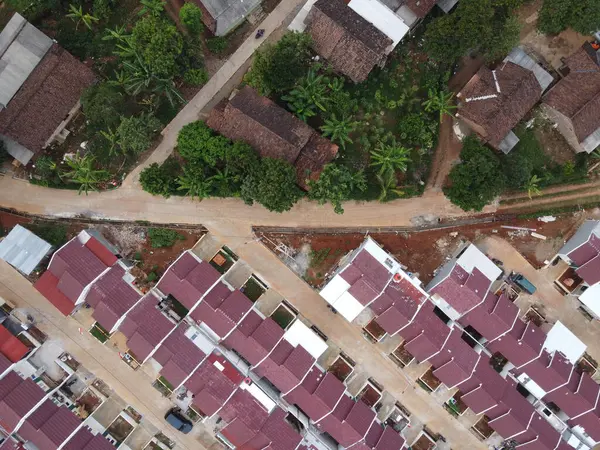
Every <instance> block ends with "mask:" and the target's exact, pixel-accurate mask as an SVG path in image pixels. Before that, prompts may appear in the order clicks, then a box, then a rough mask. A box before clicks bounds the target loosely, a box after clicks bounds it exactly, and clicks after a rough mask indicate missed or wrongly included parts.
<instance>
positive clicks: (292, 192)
mask: <svg viewBox="0 0 600 450" xmlns="http://www.w3.org/2000/svg"><path fill="white" fill-rule="evenodd" d="M241 195H242V198H243V199H244V201H245V202H246V203H248V204H249V205H251V204H252V203H253V202H255V201H256V202H258V203H260V204H261V205H263V206H264V207H265V208H267V209H268V210H269V211H275V212H284V211H289V210H290V209H291V208H292V206H294V204H295V203H296V202H297V201H298V200H299V199H300V197H302V195H303V194H302V191H301V190H300V188H299V187H298V186H297V185H296V171H295V170H294V167H293V166H292V165H290V164H289V163H287V162H286V161H283V160H280V159H273V158H263V159H262V160H261V161H260V164H259V166H258V168H257V170H254V171H252V173H250V174H249V175H248V176H247V177H246V178H245V180H244V182H243V184H242V192H241Z"/></svg>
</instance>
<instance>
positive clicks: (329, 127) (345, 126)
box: [321, 114, 358, 148]
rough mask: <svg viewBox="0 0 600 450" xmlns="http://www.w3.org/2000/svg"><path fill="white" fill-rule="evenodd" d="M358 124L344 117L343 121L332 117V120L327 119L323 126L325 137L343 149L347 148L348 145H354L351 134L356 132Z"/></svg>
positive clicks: (333, 115)
mask: <svg viewBox="0 0 600 450" xmlns="http://www.w3.org/2000/svg"><path fill="white" fill-rule="evenodd" d="M357 126H358V122H356V121H353V120H351V119H350V118H349V117H347V116H344V117H342V118H341V119H338V118H337V117H335V114H332V115H331V118H329V119H325V123H324V124H323V126H321V131H322V132H323V136H325V137H328V138H329V139H331V142H333V143H335V144H338V145H339V146H340V147H342V148H346V144H352V139H351V138H350V133H352V132H353V131H354V130H356V127H357Z"/></svg>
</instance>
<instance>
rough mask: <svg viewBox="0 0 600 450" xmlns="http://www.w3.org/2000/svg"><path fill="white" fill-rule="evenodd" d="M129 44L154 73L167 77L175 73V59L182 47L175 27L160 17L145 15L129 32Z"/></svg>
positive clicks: (181, 40) (181, 41)
mask: <svg viewBox="0 0 600 450" xmlns="http://www.w3.org/2000/svg"><path fill="white" fill-rule="evenodd" d="M131 45H132V47H133V49H134V50H135V51H136V52H137V53H138V55H140V57H141V59H142V61H143V62H144V63H145V64H146V65H147V66H148V68H149V69H150V71H151V72H152V73H153V74H154V75H158V76H163V77H169V76H173V75H175V74H176V73H177V62H176V59H177V57H178V56H179V55H180V53H181V51H182V49H183V39H182V38H181V34H179V31H177V27H175V25H173V24H172V23H171V22H169V21H168V20H166V19H164V18H162V17H156V16H153V15H147V16H145V17H144V18H143V19H141V20H139V21H138V22H137V23H136V24H135V26H134V27H133V30H132V33H131Z"/></svg>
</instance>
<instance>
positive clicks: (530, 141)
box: [503, 130, 549, 189]
mask: <svg viewBox="0 0 600 450" xmlns="http://www.w3.org/2000/svg"><path fill="white" fill-rule="evenodd" d="M517 134H518V136H519V143H518V144H517V145H516V146H515V148H514V149H512V150H511V152H510V153H509V154H508V155H506V156H505V157H504V161H503V166H504V167H503V170H504V174H505V175H506V183H507V186H508V187H509V188H511V189H521V188H522V187H523V186H525V184H526V183H527V182H528V181H529V180H530V179H531V177H532V176H533V175H534V174H535V175H538V176H543V175H544V173H545V172H546V165H547V164H548V162H549V161H548V158H547V157H546V155H545V153H544V151H543V150H542V147H541V146H540V143H539V142H538V140H537V138H536V137H535V134H534V133H533V131H531V130H518V131H517Z"/></svg>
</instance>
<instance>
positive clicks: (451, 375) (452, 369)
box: [430, 328, 479, 388]
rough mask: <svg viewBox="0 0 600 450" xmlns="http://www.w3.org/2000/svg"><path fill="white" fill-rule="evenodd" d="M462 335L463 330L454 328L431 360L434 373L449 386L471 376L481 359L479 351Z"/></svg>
mask: <svg viewBox="0 0 600 450" xmlns="http://www.w3.org/2000/svg"><path fill="white" fill-rule="evenodd" d="M461 336H462V331H461V330H459V329H458V328H457V329H454V330H452V333H451V334H450V337H449V338H448V340H447V341H446V344H445V345H444V347H443V348H442V351H441V352H440V353H438V354H437V355H435V356H434V357H433V358H431V360H430V362H431V364H432V365H433V367H434V368H435V370H434V372H433V374H434V375H435V376H436V377H437V378H438V379H439V380H440V381H441V382H442V383H444V384H445V385H446V386H448V387H449V388H452V387H454V386H457V385H458V384H460V383H462V382H463V381H465V380H467V379H468V378H469V377H471V374H472V373H473V371H474V370H475V365H476V364H477V362H478V361H479V355H478V354H477V352H476V351H475V350H473V349H472V348H471V347H470V346H469V344H467V343H466V342H465V341H464V340H463V339H462V337H461Z"/></svg>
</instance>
